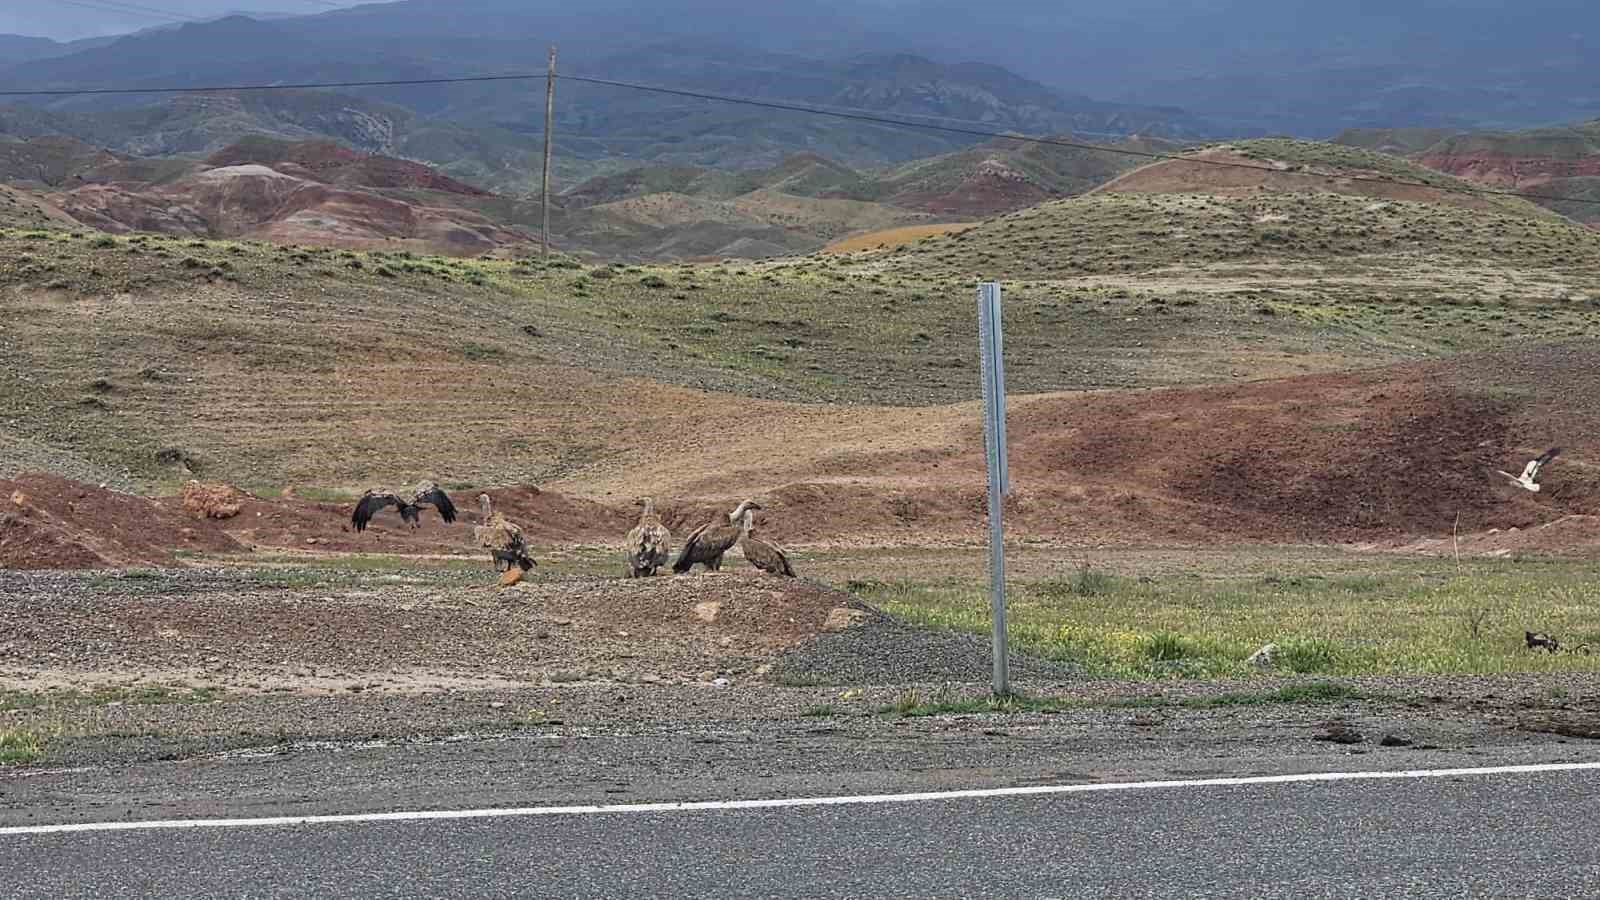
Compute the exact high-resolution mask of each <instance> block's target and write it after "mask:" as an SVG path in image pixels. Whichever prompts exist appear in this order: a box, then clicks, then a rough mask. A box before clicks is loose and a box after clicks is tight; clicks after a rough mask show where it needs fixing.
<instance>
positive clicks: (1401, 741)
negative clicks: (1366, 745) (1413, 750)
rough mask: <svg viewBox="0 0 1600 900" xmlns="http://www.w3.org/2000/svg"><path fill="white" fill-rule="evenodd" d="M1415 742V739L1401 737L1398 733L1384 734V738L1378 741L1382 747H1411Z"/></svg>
mask: <svg viewBox="0 0 1600 900" xmlns="http://www.w3.org/2000/svg"><path fill="white" fill-rule="evenodd" d="M1414 743H1415V741H1413V740H1411V739H1410V738H1408V737H1401V736H1400V735H1398V734H1386V735H1384V736H1383V740H1381V741H1379V742H1378V746H1380V747H1409V746H1411V745H1412V744H1414Z"/></svg>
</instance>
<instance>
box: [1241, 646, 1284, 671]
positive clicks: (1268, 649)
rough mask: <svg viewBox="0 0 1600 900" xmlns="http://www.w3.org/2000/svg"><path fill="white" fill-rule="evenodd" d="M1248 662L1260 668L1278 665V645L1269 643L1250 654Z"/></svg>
mask: <svg viewBox="0 0 1600 900" xmlns="http://www.w3.org/2000/svg"><path fill="white" fill-rule="evenodd" d="M1245 662H1246V663H1248V664H1250V665H1252V666H1255V667H1256V668H1258V669H1271V668H1274V667H1275V666H1277V665H1278V645H1277V644H1268V645H1266V646H1265V647H1262V648H1261V649H1260V650H1257V651H1256V652H1254V653H1252V654H1250V658H1249V659H1247V660H1245Z"/></svg>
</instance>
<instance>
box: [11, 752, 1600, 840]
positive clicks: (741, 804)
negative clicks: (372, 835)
mask: <svg viewBox="0 0 1600 900" xmlns="http://www.w3.org/2000/svg"><path fill="white" fill-rule="evenodd" d="M1595 770H1600V762H1587V763H1548V764H1544V765H1530V766H1487V767H1483V768H1475V769H1410V770H1406V771H1394V772H1311V773H1307V774H1302V775H1256V776H1250V777H1244V778H1200V779H1191V780H1185V781H1126V782H1110V783H1102V784H1060V785H1036V786H1032V787H1016V788H985V789H978V790H966V791H930V792H926V793H919V794H864V795H856V796H847V797H797V798H792V799H784V800H706V801H699V802H693V803H634V804H618V805H611V806H530V807H523V808H520V809H446V810H417V811H413V812H389V813H353V814H348V815H331V816H276V817H272V818H264V819H171V820H166V821H151V822H83V823H78V824H73V825H22V826H16V827H10V828H0V837H4V836H9V835H28V834H77V833H81V832H87V831H157V830H172V829H185V828H281V827H284V826H291V825H348V824H362V823H368V822H425V821H437V820H448V819H509V818H527V817H532V816H588V815H614V814H619V813H673V812H703V811H717V810H741V809H791V808H796V807H808V806H864V805H871V804H880V803H928V802H937V801H947V800H983V799H991V798H1000V797H1043V796H1051V795H1056V794H1097V793H1108V792H1113V791H1149V790H1171V789H1176V788H1208V787H1235V786H1240V785H1253V784H1301V783H1307V782H1332V781H1390V780H1398V779H1405V778H1461V777H1472V776H1485V775H1530V774H1534V775H1536V774H1541V773H1549V772H1591V771H1595Z"/></svg>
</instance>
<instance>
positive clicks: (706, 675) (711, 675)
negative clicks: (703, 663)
mask: <svg viewBox="0 0 1600 900" xmlns="http://www.w3.org/2000/svg"><path fill="white" fill-rule="evenodd" d="M696 677H697V678H698V679H699V680H701V681H706V682H709V681H715V680H716V678H717V673H715V672H701V673H700V674H699V675H697V676H696Z"/></svg>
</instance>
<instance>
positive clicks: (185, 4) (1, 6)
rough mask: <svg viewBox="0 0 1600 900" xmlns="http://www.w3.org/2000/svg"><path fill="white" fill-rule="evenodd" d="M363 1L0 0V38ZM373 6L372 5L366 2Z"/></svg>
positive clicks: (67, 35) (69, 34) (63, 36)
mask: <svg viewBox="0 0 1600 900" xmlns="http://www.w3.org/2000/svg"><path fill="white" fill-rule="evenodd" d="M359 2H361V0H0V34H27V35H34V36H37V37H47V38H55V39H56V40H58V41H69V40H74V39H76V38H85V37H99V36H102V35H108V34H124V33H126V32H129V31H138V30H139V29H141V28H151V27H157V26H161V25H175V24H178V23H180V22H182V21H184V19H183V17H184V16H195V17H205V16H217V15H221V14H223V13H228V12H236V11H241V10H249V11H265V12H273V13H300V14H309V13H316V12H325V11H327V10H329V9H333V8H335V7H340V6H356V5H358V4H359ZM367 2H372V0H367Z"/></svg>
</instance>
